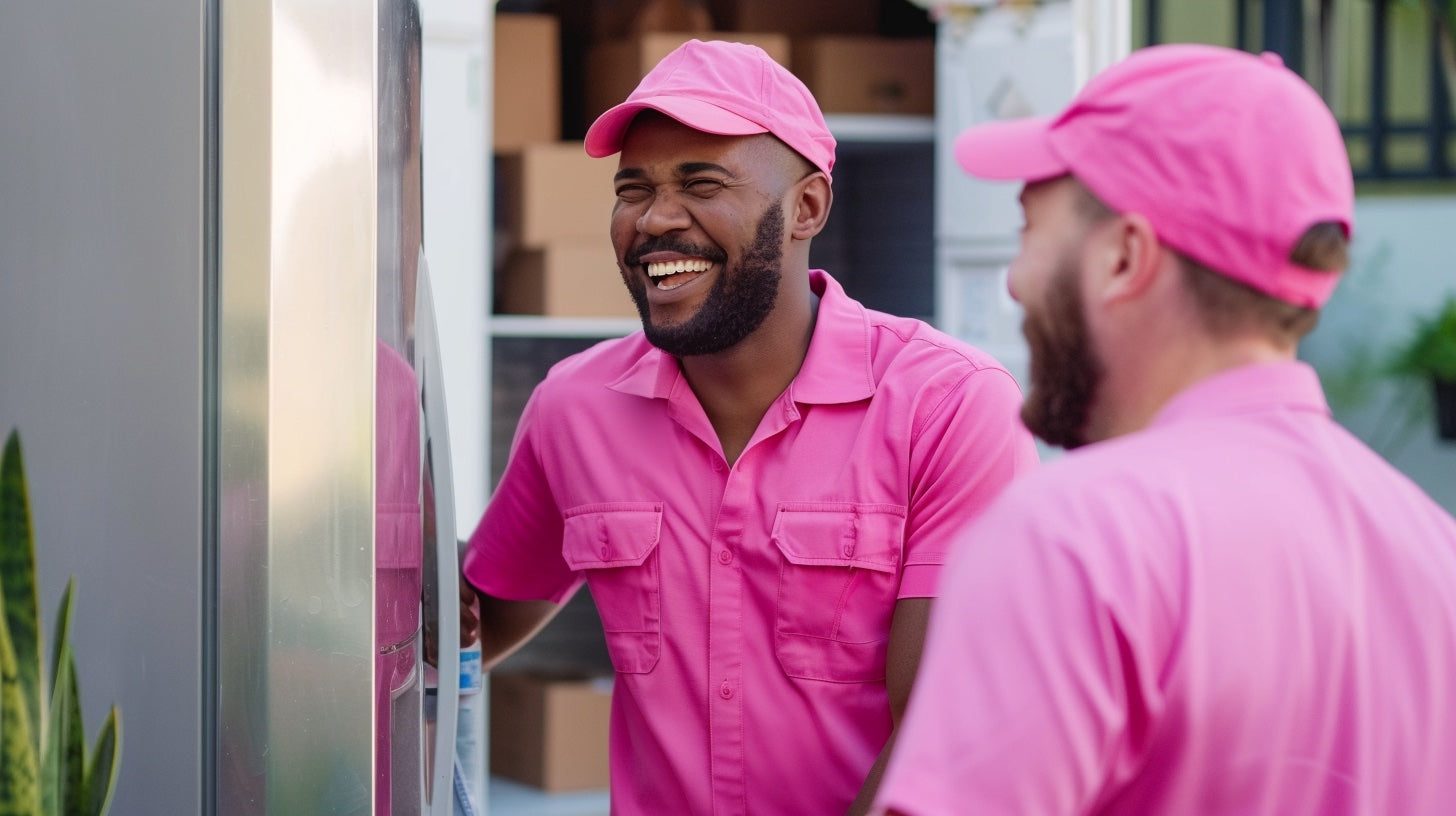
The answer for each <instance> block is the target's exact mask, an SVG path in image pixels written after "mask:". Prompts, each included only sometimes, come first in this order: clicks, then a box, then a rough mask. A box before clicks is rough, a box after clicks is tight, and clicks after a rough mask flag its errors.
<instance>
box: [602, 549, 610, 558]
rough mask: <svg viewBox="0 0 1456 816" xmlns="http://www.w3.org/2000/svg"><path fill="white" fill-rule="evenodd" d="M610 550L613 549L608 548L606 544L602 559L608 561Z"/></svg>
mask: <svg viewBox="0 0 1456 816" xmlns="http://www.w3.org/2000/svg"><path fill="white" fill-rule="evenodd" d="M610 552H611V550H608V549H607V548H606V547H605V546H603V547H602V560H603V561H606V560H607V554H608V553H610Z"/></svg>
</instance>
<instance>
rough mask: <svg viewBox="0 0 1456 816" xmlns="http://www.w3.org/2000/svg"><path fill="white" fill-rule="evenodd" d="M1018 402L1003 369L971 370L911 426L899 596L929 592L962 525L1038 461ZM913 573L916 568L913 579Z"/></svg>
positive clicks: (1016, 391)
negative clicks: (903, 563)
mask: <svg viewBox="0 0 1456 816" xmlns="http://www.w3.org/2000/svg"><path fill="white" fill-rule="evenodd" d="M1021 402H1022V398H1021V389H1020V388H1019V387H1018V386H1017V385H1016V381H1015V380H1014V379H1012V377H1011V375H1010V374H1009V373H1007V372H1006V371H1005V370H1004V369H1000V368H977V369H973V370H971V371H969V372H968V373H966V374H965V375H964V376H963V377H962V378H961V379H960V380H959V381H958V382H957V383H956V384H955V386H954V387H952V388H950V389H948V390H947V391H946V394H945V396H944V397H943V398H942V399H941V400H939V401H938V402H937V403H936V404H934V405H933V406H930V408H929V410H928V411H927V412H926V414H925V418H924V419H923V420H921V421H919V423H918V425H917V427H916V428H915V429H914V431H913V433H914V436H913V438H912V440H911V444H912V450H911V456H910V465H911V469H912V474H911V476H912V481H911V493H910V508H909V511H908V516H907V519H906V536H905V540H906V544H905V566H906V580H905V581H904V582H902V584H901V590H900V597H902V598H913V597H930V596H933V595H934V594H935V592H934V587H935V586H936V585H937V584H938V573H939V571H940V565H941V564H944V563H945V561H946V557H947V555H948V554H949V553H950V551H951V549H952V548H953V545H954V543H955V541H956V540H957V538H958V537H959V535H960V533H961V531H962V529H963V528H964V527H965V526H966V524H967V523H968V522H970V521H972V520H973V519H975V518H976V517H977V516H978V515H980V513H981V512H982V511H983V510H984V509H985V508H986V507H988V506H989V505H990V503H991V500H992V499H994V498H995V497H996V496H997V495H999V494H1000V492H1001V491H1002V489H1004V488H1005V487H1006V485H1008V484H1010V483H1011V481H1012V480H1013V479H1015V478H1016V477H1017V476H1019V475H1021V474H1024V473H1026V472H1028V471H1030V470H1032V469H1034V468H1035V467H1036V466H1037V464H1038V459H1037V452H1036V444H1035V443H1034V442H1033V440H1032V438H1031V434H1030V433H1029V432H1028V431H1027V430H1026V426H1025V425H1023V424H1022V422H1021V416H1020V411H1021ZM912 570H915V571H917V572H918V573H919V574H918V575H917V576H915V577H914V580H911V577H912V576H911V571H912Z"/></svg>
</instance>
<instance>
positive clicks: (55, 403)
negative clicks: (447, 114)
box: [0, 0, 477, 814]
mask: <svg viewBox="0 0 1456 816" xmlns="http://www.w3.org/2000/svg"><path fill="white" fill-rule="evenodd" d="M420 29H421V23H420V13H419V8H418V6H417V3H416V2H415V0H365V1H364V2H358V1H357V0H356V1H352V2H351V1H350V0H271V1H270V2H256V1H255V0H203V1H201V2H198V1H197V0H194V2H180V0H135V2H128V3H119V4H106V3H87V2H80V1H79V0H50V2H45V3H7V4H6V6H5V9H4V11H3V14H0V426H4V427H0V432H7V433H8V431H9V430H10V428H15V429H17V430H18V431H19V433H20V435H21V437H22V440H23V444H24V445H25V451H26V461H27V465H28V468H29V471H30V481H31V485H30V489H31V496H32V513H33V516H34V520H35V527H36V538H37V549H38V562H39V569H40V573H41V576H40V577H41V593H40V594H41V603H42V607H43V611H44V618H45V621H44V623H45V625H46V626H47V627H49V625H50V624H51V623H52V620H51V618H52V616H53V613H54V605H55V602H56V600H57V599H58V597H59V588H60V587H61V586H62V585H63V584H64V583H65V581H66V579H67V578H68V577H70V576H72V575H74V576H75V577H76V581H77V593H78V600H77V605H76V610H75V614H74V617H73V619H72V623H71V626H72V630H73V639H74V640H75V644H76V647H75V648H76V654H77V663H78V668H79V673H80V688H81V698H82V706H83V716H84V717H85V724H86V728H87V730H88V735H87V736H88V740H89V739H90V737H91V735H92V734H93V733H94V730H95V728H96V727H97V725H98V724H99V722H100V718H101V715H102V714H103V713H104V712H105V710H106V708H107V707H108V706H110V705H111V704H112V703H115V704H116V705H118V706H119V707H120V709H121V715H122V722H123V756H122V765H121V769H120V774H119V781H118V787H117V792H116V798H115V800H114V805H113V810H112V812H113V813H118V814H159V813H165V814H185V813H207V814H212V813H217V814H264V813H270V814H333V813H337V814H387V813H393V814H413V813H421V812H432V813H450V812H452V811H454V810H455V809H456V807H457V805H456V804H455V793H456V784H455V782H456V780H455V767H454V764H455V763H454V762H453V760H452V758H453V756H454V753H455V752H454V744H455V731H456V720H455V716H454V713H453V706H454V702H455V700H456V697H457V690H458V682H459V678H460V671H459V665H460V664H459V656H458V648H456V646H457V640H458V639H457V638H456V637H455V632H456V631H457V629H456V627H457V623H456V621H457V608H456V603H457V602H456V598H457V589H456V586H457V583H456V582H457V581H458V571H457V567H456V540H457V536H456V532H455V511H454V508H453V504H452V490H451V484H450V475H449V474H450V461H449V458H450V457H449V454H450V448H449V440H448V431H447V420H446V411H445V407H446V406H445V396H444V394H443V393H442V386H441V384H442V376H441V370H440V358H441V350H440V348H439V342H438V340H437V337H436V332H435V327H434V319H433V316H432V315H433V309H432V303H433V297H432V295H431V290H430V282H429V273H428V263H427V257H428V252H427V251H426V243H427V242H426V240H425V239H426V236H424V235H423V227H422V223H423V221H422V213H421V211H422V204H421V144H422V141H421V119H420V101H421V92H420V89H421V85H420V71H421V59H420V56H421V31H420ZM438 600H443V601H444V607H443V609H441V608H440V605H439V604H438V603H437V602H436V601H438ZM437 616H438V617H437ZM438 620H443V621H444V623H443V624H439V623H437V621H438ZM432 632H439V633H440V635H441V636H440V637H438V638H433V637H428V636H427V635H428V634H429V633H432ZM436 641H437V642H438V644H439V647H440V648H438V649H435V648H433V646H434V643H435V642H436ZM426 652H430V653H431V654H430V655H429V659H428V660H427V659H426ZM436 652H438V653H437V654H436ZM476 770H477V769H467V773H475V772H476Z"/></svg>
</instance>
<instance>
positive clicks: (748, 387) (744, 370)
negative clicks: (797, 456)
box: [678, 292, 819, 463]
mask: <svg viewBox="0 0 1456 816" xmlns="http://www.w3.org/2000/svg"><path fill="white" fill-rule="evenodd" d="M818 310H819V296H818V295H815V294H813V293H812V292H810V293H809V295H808V302H807V303H806V304H805V308H804V309H795V310H793V312H792V314H794V315H795V316H796V319H793V320H774V319H773V318H774V317H778V316H779V315H784V314H785V313H786V311H787V310H785V311H776V312H775V315H773V316H771V317H770V320H766V321H765V322H764V325H762V326H760V327H759V328H758V329H757V330H756V331H754V332H753V334H751V335H750V336H749V337H747V338H745V339H744V340H743V342H741V343H739V344H738V345H736V346H734V347H733V348H731V349H727V350H725V351H722V352H719V353H717V354H706V355H698V356H692V357H682V358H679V360H678V364H679V365H680V366H681V367H682V371H683V376H684V377H685V378H686V379H687V381H688V385H689V386H690V387H692V389H693V394H694V395H696V396H697V398H698V402H699V404H701V405H702V406H703V412H704V413H705V414H707V416H708V420H709V421H710V422H711V423H712V424H713V428H714V430H715V431H717V433H718V439H719V442H720V443H721V444H722V445H723V453H724V455H725V457H726V458H727V459H728V461H729V462H730V463H731V462H733V461H735V460H736V459H737V458H738V453H740V452H741V451H742V450H743V448H744V447H746V446H747V444H748V441H749V440H750V439H751V438H752V437H753V432H754V431H755V430H757V429H758V424H759V422H760V421H761V420H762V419H763V415H764V413H765V412H767V411H768V409H769V407H770V406H771V405H773V403H774V401H775V400H777V399H778V398H779V395H781V394H782V393H783V392H784V389H786V388H788V387H789V383H791V382H793V380H794V377H796V376H798V373H799V369H800V368H802V367H803V365H804V358H805V357H806V356H807V355H808V353H809V341H810V339H811V338H812V337H813V335H814V322H815V319H816V317H817V315H818Z"/></svg>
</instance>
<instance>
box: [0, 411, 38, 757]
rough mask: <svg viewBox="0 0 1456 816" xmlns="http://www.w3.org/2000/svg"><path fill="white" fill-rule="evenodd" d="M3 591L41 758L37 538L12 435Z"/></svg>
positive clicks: (0, 504)
mask: <svg viewBox="0 0 1456 816" xmlns="http://www.w3.org/2000/svg"><path fill="white" fill-rule="evenodd" d="M0 591H3V593H4V597H5V623H6V625H7V626H8V627H9V630H10V644H11V648H12V649H13V654H14V656H15V664H16V665H15V673H16V678H17V681H18V682H19V683H20V698H21V704H22V705H24V706H25V709H26V717H27V720H28V722H29V723H30V726H31V731H30V739H31V747H30V750H31V753H32V754H34V755H35V756H40V739H41V734H42V733H44V727H45V719H44V717H45V710H44V709H43V708H42V707H41V699H42V693H41V689H42V683H41V674H40V668H41V664H40V598H39V591H38V589H37V588H36V580H35V536H34V533H33V530H32V529H31V526H30V495H29V493H28V491H27V490H26V486H25V462H24V458H23V457H22V455H21V451H20V434H19V432H17V431H11V432H10V437H9V438H8V439H7V440H6V441H5V454H4V457H3V459H0Z"/></svg>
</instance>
